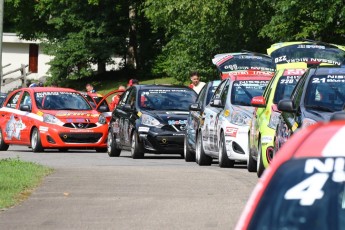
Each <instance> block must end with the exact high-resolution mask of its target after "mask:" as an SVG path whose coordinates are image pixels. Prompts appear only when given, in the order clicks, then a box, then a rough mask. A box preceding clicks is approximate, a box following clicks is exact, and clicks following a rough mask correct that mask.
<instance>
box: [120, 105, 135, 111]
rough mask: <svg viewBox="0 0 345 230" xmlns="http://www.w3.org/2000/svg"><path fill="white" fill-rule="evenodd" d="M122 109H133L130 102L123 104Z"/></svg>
mask: <svg viewBox="0 0 345 230" xmlns="http://www.w3.org/2000/svg"><path fill="white" fill-rule="evenodd" d="M122 109H123V110H124V111H126V112H130V111H133V108H132V106H131V105H130V104H125V105H124V106H123V107H122Z"/></svg>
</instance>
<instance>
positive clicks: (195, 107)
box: [184, 80, 221, 162]
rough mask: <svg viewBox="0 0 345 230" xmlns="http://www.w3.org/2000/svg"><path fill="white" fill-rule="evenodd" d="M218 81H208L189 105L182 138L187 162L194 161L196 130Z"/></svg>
mask: <svg viewBox="0 0 345 230" xmlns="http://www.w3.org/2000/svg"><path fill="white" fill-rule="evenodd" d="M220 82H221V81H220V80H215V81H210V82H208V83H207V84H206V85H205V86H204V88H202V90H201V91H200V93H199V96H198V98H197V99H196V102H195V103H193V104H191V105H190V108H189V115H188V119H187V126H186V135H185V140H184V159H185V160H186V161H187V162H189V161H195V144H196V130H198V129H199V127H200V121H202V119H201V117H202V115H203V112H204V108H205V106H206V105H208V103H209V102H210V100H211V98H212V96H213V94H214V92H215V91H216V89H217V87H218V85H219V84H220Z"/></svg>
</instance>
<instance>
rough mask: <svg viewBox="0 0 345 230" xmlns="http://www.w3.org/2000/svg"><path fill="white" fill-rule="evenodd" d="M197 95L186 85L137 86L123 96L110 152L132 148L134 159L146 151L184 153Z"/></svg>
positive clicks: (111, 132)
mask: <svg viewBox="0 0 345 230" xmlns="http://www.w3.org/2000/svg"><path fill="white" fill-rule="evenodd" d="M196 97H197V94H196V93H195V92H194V90H192V89H190V88H188V87H184V86H167V85H135V86H132V87H131V88H129V89H127V90H126V91H125V92H124V93H123V94H122V96H121V98H120V101H119V103H118V105H117V106H116V109H115V110H114V111H113V112H112V117H111V120H110V124H109V131H108V144H107V147H108V155H109V156H110V157H114V156H119V155H120V153H121V150H122V149H124V150H130V151H131V156H132V158H142V157H144V153H156V154H159V153H161V154H166V153H168V154H170V153H172V154H181V155H182V154H183V140H184V135H185V128H186V124H187V117H188V109H189V106H190V105H191V104H192V103H193V102H195V100H196Z"/></svg>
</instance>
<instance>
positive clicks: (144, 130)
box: [138, 127, 150, 132]
mask: <svg viewBox="0 0 345 230" xmlns="http://www.w3.org/2000/svg"><path fill="white" fill-rule="evenodd" d="M138 130H139V132H148V131H149V130H150V128H149V127H139V129H138Z"/></svg>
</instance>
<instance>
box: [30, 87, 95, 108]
mask: <svg viewBox="0 0 345 230" xmlns="http://www.w3.org/2000/svg"><path fill="white" fill-rule="evenodd" d="M35 101H36V104H37V107H38V108H39V109H46V110H91V109H92V108H91V106H90V105H89V104H88V103H87V101H86V99H85V98H84V97H83V96H82V95H81V94H79V93H76V92H62V91H49V92H37V93H35Z"/></svg>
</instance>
